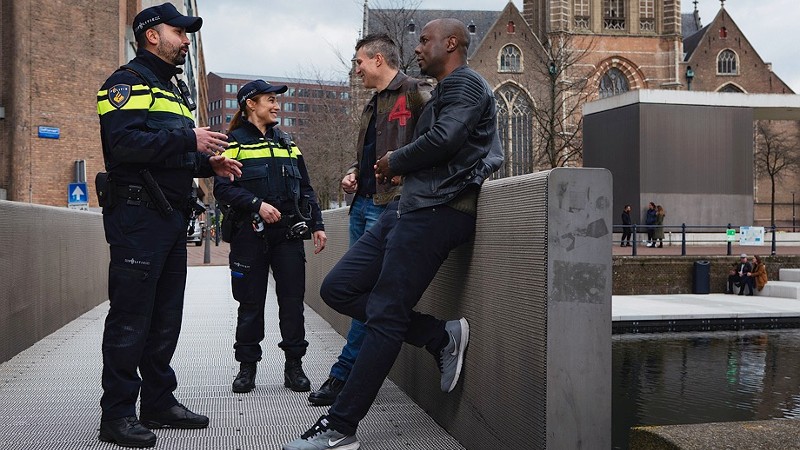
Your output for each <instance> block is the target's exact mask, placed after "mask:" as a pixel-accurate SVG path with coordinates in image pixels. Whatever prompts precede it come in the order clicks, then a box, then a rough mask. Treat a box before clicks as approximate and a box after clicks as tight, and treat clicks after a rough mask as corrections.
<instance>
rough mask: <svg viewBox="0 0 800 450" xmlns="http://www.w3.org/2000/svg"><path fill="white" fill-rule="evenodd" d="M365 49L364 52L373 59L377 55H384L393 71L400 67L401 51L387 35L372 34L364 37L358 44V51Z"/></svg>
mask: <svg viewBox="0 0 800 450" xmlns="http://www.w3.org/2000/svg"><path fill="white" fill-rule="evenodd" d="M361 48H364V52H365V53H366V54H367V56H369V57H370V58H372V57H373V56H375V55H376V54H378V53H380V54H381V55H383V59H385V60H386V62H387V63H388V64H389V67H391V68H392V69H397V68H398V67H400V50H399V49H398V48H397V44H396V43H395V42H394V39H392V38H391V37H390V36H389V35H388V34H386V33H372V34H368V35H366V36H364V37H363V38H361V39H359V41H358V42H356V51H359V50H361Z"/></svg>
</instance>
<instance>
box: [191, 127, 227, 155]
mask: <svg viewBox="0 0 800 450" xmlns="http://www.w3.org/2000/svg"><path fill="white" fill-rule="evenodd" d="M194 137H195V139H196V140H197V151H198V152H200V153H205V154H207V155H218V154H220V153H222V152H224V151H225V149H226V148H228V136H226V135H225V134H223V133H217V132H216V131H211V130H210V129H209V127H200V128H195V129H194Z"/></svg>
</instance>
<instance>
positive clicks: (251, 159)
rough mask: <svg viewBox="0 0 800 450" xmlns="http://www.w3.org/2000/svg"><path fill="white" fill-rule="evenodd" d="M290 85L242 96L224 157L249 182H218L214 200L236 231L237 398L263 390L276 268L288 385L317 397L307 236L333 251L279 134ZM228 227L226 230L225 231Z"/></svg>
mask: <svg viewBox="0 0 800 450" xmlns="http://www.w3.org/2000/svg"><path fill="white" fill-rule="evenodd" d="M286 90H287V87H286V86H273V85H270V84H269V83H267V82H265V81H263V80H255V81H251V82H249V83H247V84H245V85H244V86H242V88H241V89H240V90H239V93H238V94H237V100H238V102H239V111H238V112H237V113H236V115H235V116H234V118H233V120H232V121H231V124H230V129H229V130H228V139H229V144H230V145H229V147H228V149H227V150H226V151H225V153H224V155H225V156H226V157H229V158H234V159H236V160H238V161H239V162H241V163H242V176H241V177H240V178H238V179H236V180H235V181H233V182H231V181H230V180H229V179H227V178H223V177H216V178H215V183H214V195H215V196H216V197H217V200H218V201H219V202H220V204H227V205H230V207H231V208H232V209H231V210H230V211H228V212H227V214H226V217H225V220H226V221H231V222H230V223H229V224H226V225H231V224H232V228H233V231H232V233H231V235H230V237H229V239H230V242H231V253H230V268H231V286H232V290H233V297H234V298H235V299H236V300H237V301H238V302H239V314H238V322H237V325H236V344H235V345H234V349H235V356H236V360H237V361H239V362H240V370H239V374H238V375H237V376H236V379H235V380H234V382H233V391H234V392H242V393H243V392H250V391H251V390H253V388H255V377H256V363H257V362H258V361H260V360H261V346H260V342H261V340H262V339H264V303H265V300H266V293H267V277H268V274H269V269H270V267H271V268H272V275H273V277H274V279H275V292H276V294H277V297H278V317H279V323H280V331H281V338H282V340H281V342H280V343H279V344H278V346H279V347H280V348H281V349H283V351H284V352H285V354H286V365H285V368H284V369H285V371H284V386H286V387H288V388H290V389H291V390H293V391H297V392H305V391H309V390H310V388H311V384H310V382H309V380H308V378H307V377H306V375H305V373H303V367H302V364H301V358H302V357H303V355H305V352H306V348H307V347H308V342H306V340H305V328H304V323H303V296H304V295H305V252H304V249H303V242H302V235H303V234H305V233H306V231H308V227H310V228H311V231H313V239H314V247H315V250H314V253H315V254H316V253H319V252H320V251H322V249H324V248H325V242H326V240H327V237H326V236H325V231H324V230H325V227H324V224H323V223H322V213H321V211H320V208H319V204H318V203H317V201H316V195H315V194H314V191H313V189H312V188H311V183H310V180H309V177H308V171H307V170H306V166H305V163H304V162H303V157H302V155H301V154H300V150H299V149H298V148H297V147H296V146H295V144H294V142H292V141H291V139H290V138H289V136H288V135H287V134H286V133H284V132H283V131H281V130H279V129H278V128H277V127H275V124H277V122H278V111H280V106H279V104H278V101H277V97H276V94H282V93H284V92H286ZM224 228H225V225H224V226H223V230H224Z"/></svg>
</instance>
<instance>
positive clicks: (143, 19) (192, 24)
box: [133, 2, 203, 40]
mask: <svg viewBox="0 0 800 450" xmlns="http://www.w3.org/2000/svg"><path fill="white" fill-rule="evenodd" d="M160 23H165V24H167V25H172V26H173V27H178V28H185V29H186V32H187V33H194V32H195V31H197V30H199V29H200V27H201V26H202V25H203V19H202V18H200V17H191V16H184V15H183V14H181V13H180V12H178V10H177V9H175V5H173V4H172V3H169V2H167V3H164V4H163V5H158V6H151V7H149V8H147V9H143V10H142V11H141V12H140V13H139V14H137V15H136V17H134V19H133V35H134V36H135V37H136V40H139V36H141V35H142V34H143V33H144V32H145V31H146V30H147V29H148V28H152V27H154V26H156V25H158V24H160Z"/></svg>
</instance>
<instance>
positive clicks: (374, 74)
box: [308, 33, 433, 406]
mask: <svg viewBox="0 0 800 450" xmlns="http://www.w3.org/2000/svg"><path fill="white" fill-rule="evenodd" d="M399 61H400V52H399V50H398V48H397V44H395V42H394V41H393V40H392V38H390V37H389V36H388V35H386V34H384V33H376V34H370V35H367V36H366V37H364V38H363V39H361V40H360V41H358V43H356V58H355V63H356V65H355V71H356V75H358V76H360V77H361V79H362V80H363V82H364V87H366V88H369V89H375V90H376V92H375V95H373V96H372V99H371V100H370V101H369V103H367V105H366V106H365V107H364V111H363V112H362V113H361V129H360V130H359V133H358V142H357V144H356V155H357V158H356V162H355V163H354V164H353V165H352V166H350V169H349V170H348V171H347V174H346V175H345V176H344V178H343V179H342V189H343V190H344V191H345V192H347V193H349V194H354V196H353V202H352V203H351V204H350V245H351V246H352V245H353V244H355V243H356V241H358V239H359V238H360V237H361V235H363V234H364V232H365V231H366V230H368V229H369V228H370V227H372V225H374V224H375V222H377V221H378V217H380V215H381V213H383V211H384V210H385V209H386V205H387V204H388V203H389V202H390V201H392V200H394V199H395V198H396V197H397V196H398V195H400V189H401V186H400V185H399V183H398V180H399V177H396V178H395V180H394V182H392V183H382V184H381V183H376V181H375V169H374V167H375V162H376V161H377V160H378V159H379V158H381V157H383V156H384V155H385V154H386V153H387V152H388V151H389V150H393V149H396V148H398V147H402V146H403V145H406V144H408V143H409V142H411V140H412V139H413V137H414V127H415V126H416V124H417V119H418V118H419V116H420V114H421V112H422V107H423V106H425V103H427V102H428V99H429V98H430V92H431V90H432V89H433V87H432V86H431V85H430V84H429V83H428V82H426V81H422V80H418V79H416V78H411V77H409V76H407V75H406V74H404V73H402V72H400V70H399V69H398V66H399ZM365 333H366V328H365V327H364V323H363V322H361V321H359V320H357V319H353V321H352V323H351V325H350V331H349V332H348V333H347V344H346V345H345V346H344V348H342V352H341V353H340V354H339V358H338V361H336V364H334V365H333V367H331V371H330V375H329V377H328V380H327V381H325V383H323V385H322V386H321V387H320V388H319V390H317V391H314V392H312V393H311V394H310V395H309V396H308V401H309V402H310V403H311V404H312V405H316V406H327V405H331V404H333V401H334V400H336V396H337V395H339V392H340V391H341V390H342V387H344V382H345V381H346V380H347V377H348V376H349V375H350V370H351V369H352V368H353V364H355V361H356V357H357V356H358V351H359V349H360V348H361V343H362V341H363V340H364V334H365Z"/></svg>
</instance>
